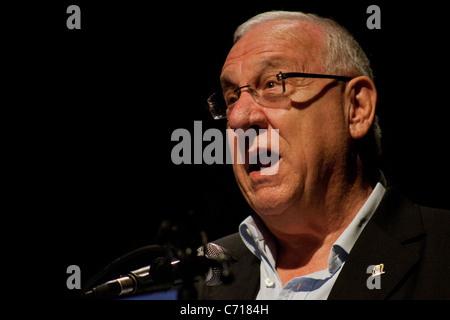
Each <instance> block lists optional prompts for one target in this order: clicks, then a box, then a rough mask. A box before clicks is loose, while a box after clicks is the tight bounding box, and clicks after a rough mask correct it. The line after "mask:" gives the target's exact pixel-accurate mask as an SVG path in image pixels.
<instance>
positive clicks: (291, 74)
mask: <svg viewBox="0 0 450 320" xmlns="http://www.w3.org/2000/svg"><path fill="white" fill-rule="evenodd" d="M276 77H277V80H278V81H281V82H282V85H283V92H282V93H285V92H286V84H285V82H284V80H286V79H288V78H313V79H335V80H338V81H343V82H348V81H350V80H352V79H354V77H346V76H337V75H330V74H318V73H303V72H287V73H283V71H280V73H278V74H277V75H276ZM250 86H251V85H246V86H242V87H239V88H236V89H235V90H234V92H238V91H240V90H241V89H244V88H249V87H250ZM213 95H214V94H213ZM210 98H211V97H210ZM210 98H208V100H209V99H210ZM208 106H209V111H210V112H211V114H212V116H213V118H214V119H215V120H220V119H224V118H226V116H217V115H214V114H213V111H212V110H213V109H214V108H212V107H211V105H210V103H209V101H208Z"/></svg>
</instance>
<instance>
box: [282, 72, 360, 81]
mask: <svg viewBox="0 0 450 320" xmlns="http://www.w3.org/2000/svg"><path fill="white" fill-rule="evenodd" d="M287 78H318V79H336V80H339V81H345V82H347V81H350V80H352V79H353V78H352V77H345V76H335V75H329V74H317V73H302V72H288V73H283V72H281V71H280V73H279V74H277V79H278V81H281V80H284V79H287Z"/></svg>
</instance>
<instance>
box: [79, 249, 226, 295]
mask: <svg viewBox="0 0 450 320" xmlns="http://www.w3.org/2000/svg"><path fill="white" fill-rule="evenodd" d="M204 274H206V276H205V284H206V285H207V286H217V285H220V284H222V283H223V281H227V280H229V279H230V276H231V265H230V254H229V252H228V250H227V249H225V248H223V247H221V246H219V245H217V244H215V243H207V244H205V245H204V246H201V247H200V248H199V249H198V250H197V256H194V257H187V258H185V259H181V260H173V261H170V260H169V259H168V258H167V257H160V258H157V259H155V260H154V261H153V262H152V263H151V264H150V265H149V266H145V267H142V268H140V269H137V270H134V271H131V272H130V273H129V274H127V275H125V276H121V277H120V278H118V279H114V280H111V281H108V282H106V283H104V284H101V285H99V286H96V287H94V288H93V289H91V290H90V291H87V292H86V293H85V295H86V296H87V297H102V298H113V297H117V296H125V295H136V294H140V293H148V292H156V291H167V290H170V289H171V288H172V287H173V286H175V285H179V284H183V283H184V282H186V281H189V279H193V278H194V277H195V276H197V275H204Z"/></svg>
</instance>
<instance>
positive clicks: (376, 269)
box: [369, 263, 386, 277]
mask: <svg viewBox="0 0 450 320" xmlns="http://www.w3.org/2000/svg"><path fill="white" fill-rule="evenodd" d="M383 269H384V264H382V263H381V264H379V265H376V266H374V267H373V269H372V277H376V276H379V275H382V274H383V273H386V272H384V271H383ZM369 270H370V269H369Z"/></svg>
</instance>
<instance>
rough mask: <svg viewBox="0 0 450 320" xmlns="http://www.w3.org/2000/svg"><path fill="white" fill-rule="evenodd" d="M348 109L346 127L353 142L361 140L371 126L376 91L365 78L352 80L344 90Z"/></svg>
mask: <svg viewBox="0 0 450 320" xmlns="http://www.w3.org/2000/svg"><path fill="white" fill-rule="evenodd" d="M345 95H346V97H347V101H348V105H349V108H348V109H347V110H348V126H349V133H350V136H351V137H352V138H353V139H354V140H358V139H361V138H362V137H364V136H365V135H366V134H367V132H369V129H370V127H371V126H372V123H373V119H374V117H375V108H376V104H377V90H376V88H375V84H374V83H373V81H372V80H371V79H370V78H369V77H366V76H361V77H356V78H354V79H352V80H351V81H350V82H349V83H348V84H347V86H346V88H345Z"/></svg>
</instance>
